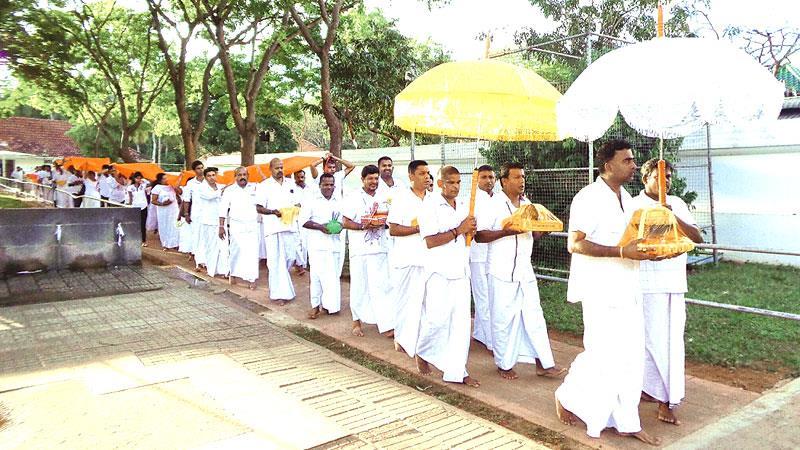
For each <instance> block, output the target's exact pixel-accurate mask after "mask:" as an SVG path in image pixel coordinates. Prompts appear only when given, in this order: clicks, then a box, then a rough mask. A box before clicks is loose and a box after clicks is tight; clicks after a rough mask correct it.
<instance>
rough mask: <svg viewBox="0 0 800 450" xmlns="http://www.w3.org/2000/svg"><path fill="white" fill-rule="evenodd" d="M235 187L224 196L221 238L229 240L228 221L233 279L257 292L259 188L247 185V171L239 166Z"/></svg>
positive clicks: (220, 227) (219, 231)
mask: <svg viewBox="0 0 800 450" xmlns="http://www.w3.org/2000/svg"><path fill="white" fill-rule="evenodd" d="M234 180H235V181H234V184H232V185H230V186H227V187H226V188H225V189H224V192H223V193H222V200H220V204H219V229H218V232H217V233H218V235H219V238H220V239H223V240H224V239H225V238H226V227H225V225H226V224H225V221H226V220H227V225H228V228H229V229H228V230H227V231H228V236H229V238H230V244H229V245H230V247H229V249H230V250H229V251H230V280H231V284H236V280H235V278H240V279H242V280H245V281H247V282H248V283H249V287H250V289H255V287H256V279H257V278H258V247H256V246H255V245H253V244H254V243H256V242H258V233H259V231H260V228H259V226H258V212H257V211H256V185H255V184H251V183H248V182H247V169H246V168H245V167H237V168H236V171H235V172H234Z"/></svg>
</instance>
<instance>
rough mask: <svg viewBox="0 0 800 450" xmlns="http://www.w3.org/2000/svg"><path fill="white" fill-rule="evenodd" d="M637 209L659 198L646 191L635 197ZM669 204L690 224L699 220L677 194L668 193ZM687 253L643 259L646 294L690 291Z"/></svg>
mask: <svg viewBox="0 0 800 450" xmlns="http://www.w3.org/2000/svg"><path fill="white" fill-rule="evenodd" d="M633 203H634V205H635V207H636V209H640V208H645V207H648V206H655V205H658V204H659V203H658V200H653V199H652V198H650V197H648V196H647V194H645V193H644V191H642V192H640V193H639V195H637V196H636V197H634V198H633ZM667 204H668V205H670V206H671V207H672V212H673V213H674V214H675V216H676V217H679V218H680V219H681V220H683V221H684V222H686V223H688V224H689V225H694V226H697V222H696V221H695V220H694V217H692V213H691V212H689V207H688V206H687V205H686V203H685V202H684V201H683V200H682V199H681V198H680V197H677V196H674V195H668V196H667ZM686 261H687V257H686V253H684V254H682V255H679V256H676V257H674V258H670V259H665V260H663V261H641V262H640V263H639V282H640V283H641V286H642V292H643V293H645V294H667V293H669V294H680V293H685V292H686V291H688V288H687V286H686Z"/></svg>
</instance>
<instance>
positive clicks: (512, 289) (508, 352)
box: [489, 275, 555, 370]
mask: <svg viewBox="0 0 800 450" xmlns="http://www.w3.org/2000/svg"><path fill="white" fill-rule="evenodd" d="M489 296H490V298H491V299H492V301H491V307H492V309H491V311H492V312H491V317H492V341H493V345H494V363H495V365H497V367H499V368H500V369H502V370H510V369H511V368H513V367H514V365H516V364H517V363H518V362H521V363H528V364H535V363H536V360H537V359H538V360H539V361H540V362H541V364H542V367H544V368H545V369H549V368H551V367H554V366H555V361H554V360H553V351H552V350H551V349H550V339H549V338H548V336H547V323H545V321H544V313H543V312H542V305H541V304H540V303H539V289H538V287H537V286H536V280H535V279H534V280H531V281H521V282H510V283H509V282H506V281H502V280H500V279H498V278H497V277H494V276H492V275H489Z"/></svg>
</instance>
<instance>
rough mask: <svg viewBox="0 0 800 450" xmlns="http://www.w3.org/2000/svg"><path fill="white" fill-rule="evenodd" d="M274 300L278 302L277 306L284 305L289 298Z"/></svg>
mask: <svg viewBox="0 0 800 450" xmlns="http://www.w3.org/2000/svg"><path fill="white" fill-rule="evenodd" d="M276 302H277V303H278V306H286V304H287V303H289V300H276Z"/></svg>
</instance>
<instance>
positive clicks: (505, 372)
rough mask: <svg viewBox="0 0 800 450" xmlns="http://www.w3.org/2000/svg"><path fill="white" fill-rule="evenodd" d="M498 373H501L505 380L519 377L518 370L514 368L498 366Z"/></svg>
mask: <svg viewBox="0 0 800 450" xmlns="http://www.w3.org/2000/svg"><path fill="white" fill-rule="evenodd" d="M497 373H499V374H500V377H501V378H503V379H505V380H516V379H517V378H519V375H517V372H514V369H508V370H503V369H501V368H499V367H498V368H497Z"/></svg>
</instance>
